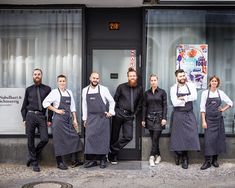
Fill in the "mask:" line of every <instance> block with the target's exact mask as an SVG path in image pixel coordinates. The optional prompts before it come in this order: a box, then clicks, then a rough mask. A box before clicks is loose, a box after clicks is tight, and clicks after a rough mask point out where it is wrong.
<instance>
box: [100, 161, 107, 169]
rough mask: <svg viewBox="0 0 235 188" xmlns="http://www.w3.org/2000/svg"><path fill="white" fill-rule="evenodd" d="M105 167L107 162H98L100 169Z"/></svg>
mask: <svg viewBox="0 0 235 188" xmlns="http://www.w3.org/2000/svg"><path fill="white" fill-rule="evenodd" d="M106 167H107V162H106V160H101V161H100V168H106Z"/></svg>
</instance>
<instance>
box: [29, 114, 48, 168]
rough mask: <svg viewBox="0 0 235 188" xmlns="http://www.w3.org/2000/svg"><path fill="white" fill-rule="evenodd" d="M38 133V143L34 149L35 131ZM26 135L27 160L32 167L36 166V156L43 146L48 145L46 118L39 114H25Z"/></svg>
mask: <svg viewBox="0 0 235 188" xmlns="http://www.w3.org/2000/svg"><path fill="white" fill-rule="evenodd" d="M36 127H37V128H38V130H39V132H40V142H39V143H38V145H37V146H36V147H35V129H36ZM26 134H27V138H28V150H29V160H31V163H32V165H38V156H39V155H40V153H41V151H42V149H43V148H44V146H45V145H46V144H47V143H48V130H47V122H46V117H45V116H44V115H41V114H34V113H30V112H29V113H27V116H26Z"/></svg>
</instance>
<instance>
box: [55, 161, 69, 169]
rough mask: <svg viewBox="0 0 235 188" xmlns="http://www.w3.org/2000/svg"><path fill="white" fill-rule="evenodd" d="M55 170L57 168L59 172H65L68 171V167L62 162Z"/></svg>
mask: <svg viewBox="0 0 235 188" xmlns="http://www.w3.org/2000/svg"><path fill="white" fill-rule="evenodd" d="M57 168H59V169H61V170H67V169H68V167H67V166H66V165H65V164H64V163H62V162H61V163H59V164H58V165H57Z"/></svg>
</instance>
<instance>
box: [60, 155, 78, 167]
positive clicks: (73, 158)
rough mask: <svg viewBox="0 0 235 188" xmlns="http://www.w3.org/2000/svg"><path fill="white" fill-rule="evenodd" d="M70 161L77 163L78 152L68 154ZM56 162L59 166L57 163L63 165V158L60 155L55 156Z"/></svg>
mask: <svg viewBox="0 0 235 188" xmlns="http://www.w3.org/2000/svg"><path fill="white" fill-rule="evenodd" d="M70 160H71V162H73V161H78V152H75V153H71V154H70ZM56 162H57V164H58V165H59V163H64V161H63V158H62V156H61V155H58V156H56Z"/></svg>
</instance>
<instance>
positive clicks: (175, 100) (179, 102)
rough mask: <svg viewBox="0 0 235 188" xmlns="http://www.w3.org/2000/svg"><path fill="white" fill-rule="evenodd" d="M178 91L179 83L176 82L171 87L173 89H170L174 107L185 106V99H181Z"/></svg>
mask: <svg viewBox="0 0 235 188" xmlns="http://www.w3.org/2000/svg"><path fill="white" fill-rule="evenodd" d="M176 92H177V85H176V84H175V85H174V86H172V87H171V91H170V95H171V102H172V104H173V106H174V107H177V106H181V107H182V106H185V101H183V100H179V99H178V97H177V95H176Z"/></svg>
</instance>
